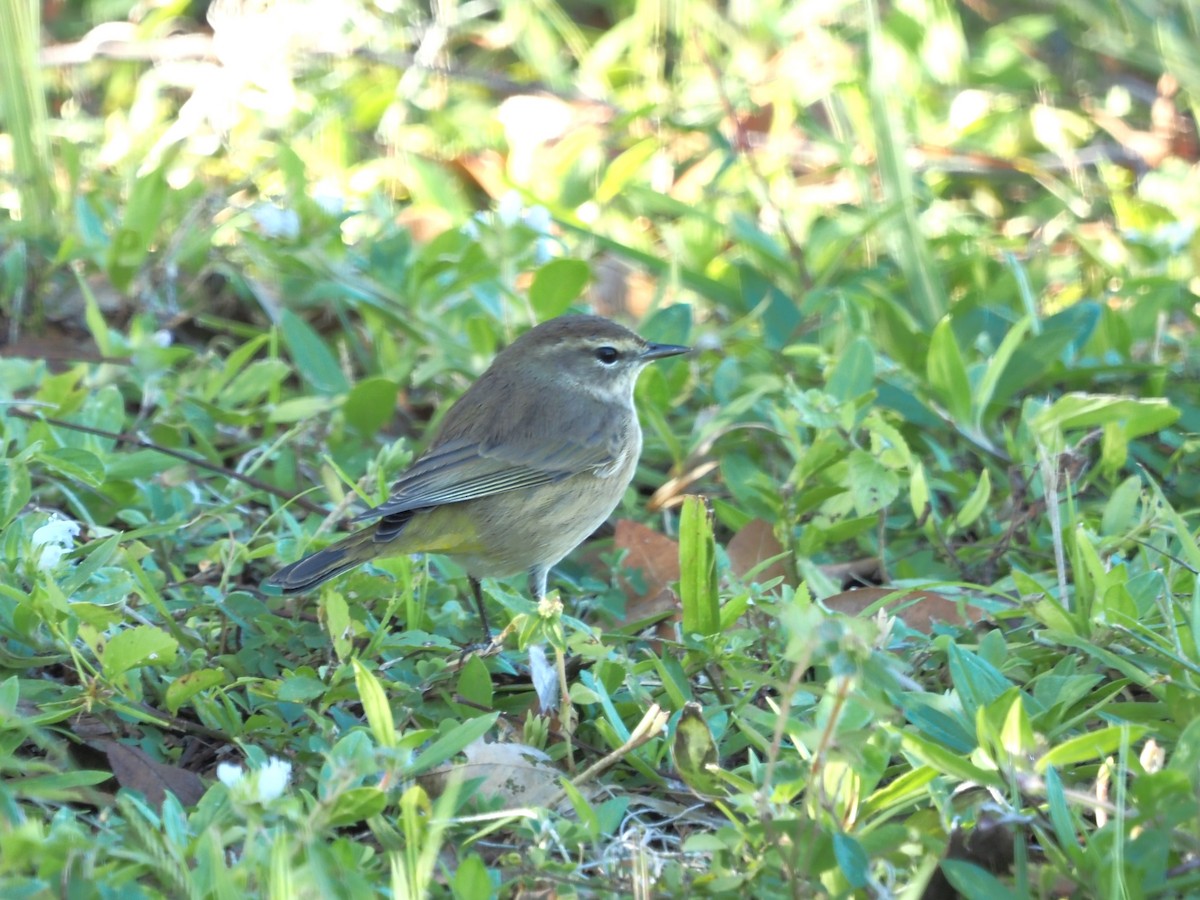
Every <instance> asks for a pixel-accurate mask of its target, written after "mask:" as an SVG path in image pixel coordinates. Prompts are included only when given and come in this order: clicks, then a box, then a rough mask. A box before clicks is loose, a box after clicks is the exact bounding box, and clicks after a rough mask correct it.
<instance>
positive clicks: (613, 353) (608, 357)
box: [596, 347, 621, 366]
mask: <svg viewBox="0 0 1200 900" xmlns="http://www.w3.org/2000/svg"><path fill="white" fill-rule="evenodd" d="M620 358H621V354H620V353H618V352H617V348H616V347H599V348H597V349H596V359H598V360H600V362H602V363H604V364H605V365H606V366H611V365H612V364H613V363H615V362H616V361H617V360H618V359H620Z"/></svg>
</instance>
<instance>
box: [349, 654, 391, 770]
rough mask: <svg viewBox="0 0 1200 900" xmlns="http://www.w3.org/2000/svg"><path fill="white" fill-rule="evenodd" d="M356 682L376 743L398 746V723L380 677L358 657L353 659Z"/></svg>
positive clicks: (381, 745)
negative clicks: (393, 715)
mask: <svg viewBox="0 0 1200 900" xmlns="http://www.w3.org/2000/svg"><path fill="white" fill-rule="evenodd" d="M353 665H354V683H355V685H356V686H357V687H358V699H359V700H360V701H362V705H363V713H364V714H365V715H366V717H367V724H368V725H369V726H370V727H371V734H372V735H373V736H374V737H375V743H377V744H378V745H379V746H380V747H389V748H394V747H395V746H396V725H395V722H394V720H393V719H392V708H391V706H389V705H388V699H387V694H386V693H385V692H384V690H383V685H381V684H380V683H379V679H378V678H376V677H375V675H374V674H373V673H372V672H371V670H370V669H368V668H367V667H366V666H364V665H363V664H362V663H361V662H359V661H358V660H357V659H356V660H353Z"/></svg>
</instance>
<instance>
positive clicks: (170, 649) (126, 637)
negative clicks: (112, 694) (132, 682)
mask: <svg viewBox="0 0 1200 900" xmlns="http://www.w3.org/2000/svg"><path fill="white" fill-rule="evenodd" d="M178 651H179V644H178V643H176V641H175V638H173V637H171V635H169V634H167V633H166V632H165V631H163V630H162V629H160V628H155V627H154V626H153V625H137V626H135V627H133V628H126V629H124V630H122V631H119V632H117V633H116V634H115V635H114V636H113V637H112V638H111V639H110V640H109V641H108V643H107V644H105V645H104V648H103V649H102V650H101V651H100V663H101V665H102V666H103V667H104V674H105V675H107V676H108V677H109V678H115V677H116V676H118V675H121V674H123V673H124V672H128V671H129V670H130V669H134V668H137V667H138V666H146V665H149V666H157V667H169V666H171V665H173V664H174V663H175V656H176V654H177V653H178Z"/></svg>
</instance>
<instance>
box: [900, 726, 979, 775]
mask: <svg viewBox="0 0 1200 900" xmlns="http://www.w3.org/2000/svg"><path fill="white" fill-rule="evenodd" d="M900 747H901V749H902V750H903V751H904V752H905V753H907V754H909V755H910V756H913V757H915V758H916V759H918V760H920V761H921V762H922V763H924V764H925V765H927V766H931V767H932V768H934V769H936V770H937V771H939V772H941V773H942V774H943V775H949V776H951V777H952V778H956V779H958V780H959V781H973V782H975V783H976V784H980V785H985V786H987V785H992V786H997V787H998V786H1000V784H1001V779H1000V776H999V774H998V773H997V772H994V771H991V770H988V769H981V768H980V767H979V766H977V765H975V764H974V763H973V762H971V761H970V760H969V759H968V758H967V757H965V756H963V755H962V754H960V753H955V752H954V751H953V750H947V749H946V748H945V747H943V746H942V745H941V744H937V743H934V742H933V741H927V740H925V738H923V737H921V736H919V735H915V734H910V733H905V734H903V735H901V737H900Z"/></svg>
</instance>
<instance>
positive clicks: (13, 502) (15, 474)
mask: <svg viewBox="0 0 1200 900" xmlns="http://www.w3.org/2000/svg"><path fill="white" fill-rule="evenodd" d="M32 493H33V485H32V483H31V482H30V480H29V470H28V469H27V468H25V462H24V461H23V460H17V459H0V530H3V529H4V528H6V527H7V526H8V524H9V523H10V522H12V520H13V519H15V518H16V517H17V515H18V513H20V512H21V510H23V509H24V508H25V504H26V503H28V502H29V498H30V496H31V495H32Z"/></svg>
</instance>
